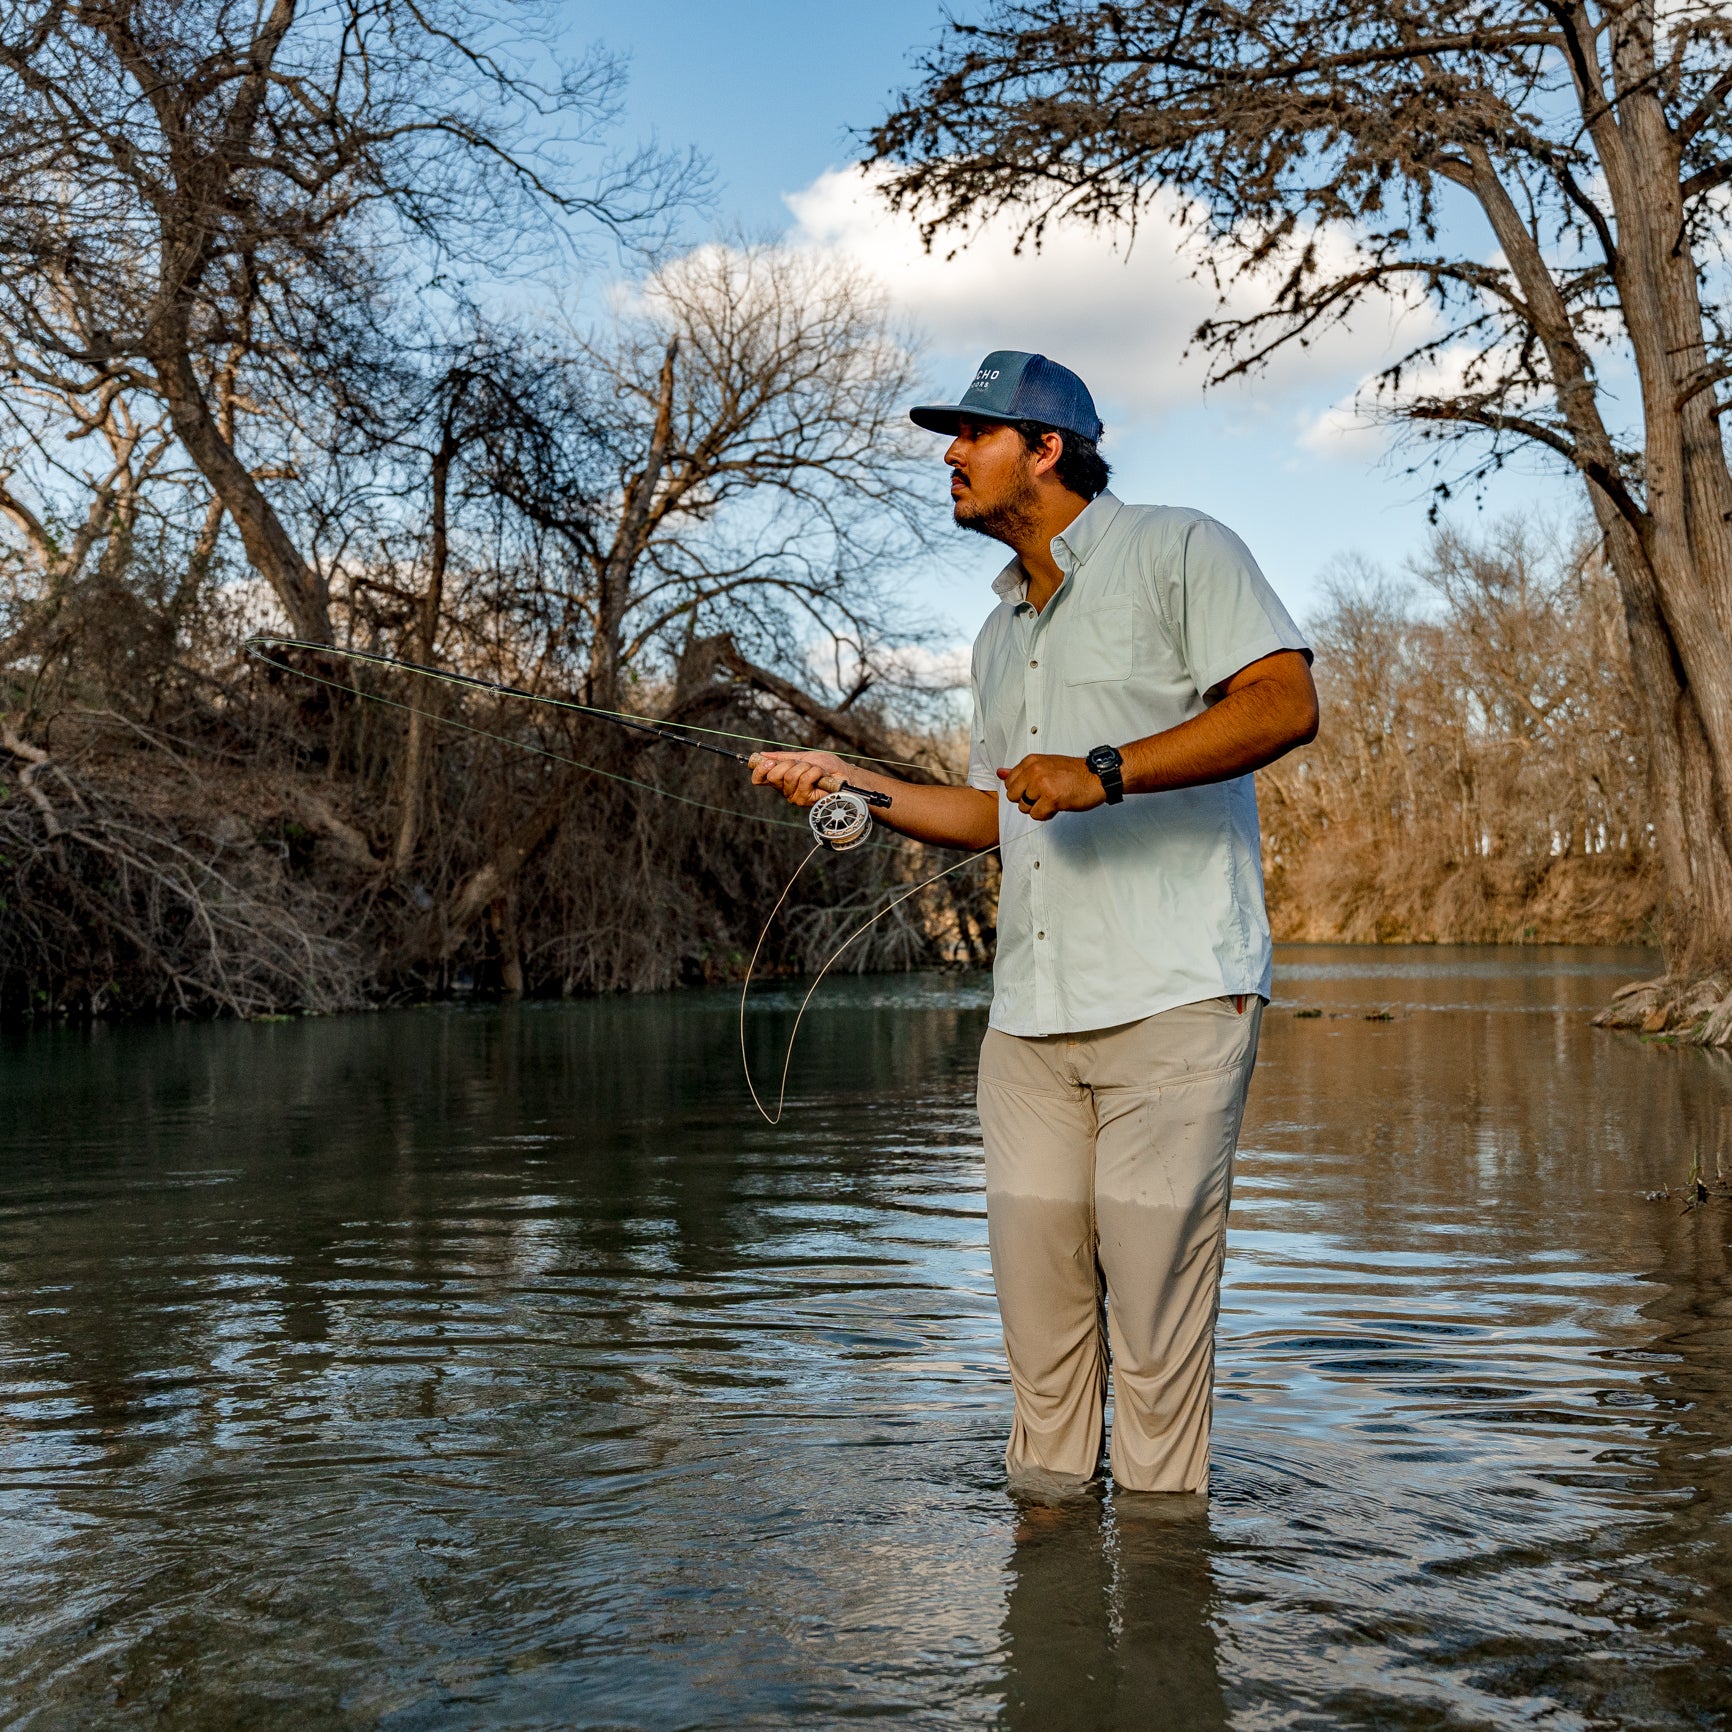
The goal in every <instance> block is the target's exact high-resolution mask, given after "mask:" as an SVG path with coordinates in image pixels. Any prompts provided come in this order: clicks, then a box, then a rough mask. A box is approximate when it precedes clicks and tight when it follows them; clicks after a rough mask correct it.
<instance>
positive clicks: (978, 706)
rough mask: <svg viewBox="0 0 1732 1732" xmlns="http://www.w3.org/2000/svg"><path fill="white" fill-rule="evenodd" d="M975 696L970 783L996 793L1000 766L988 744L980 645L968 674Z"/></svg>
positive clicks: (971, 719) (970, 687)
mask: <svg viewBox="0 0 1732 1732" xmlns="http://www.w3.org/2000/svg"><path fill="white" fill-rule="evenodd" d="M968 684H969V690H970V693H971V695H972V697H973V700H974V703H973V714H972V716H971V718H970V720H969V724H968V785H969V787H971V788H979V789H980V790H981V792H982V793H985V794H996V793H997V792H998V789H999V782H998V766H997V765H996V764H995V763H994V762H993V761H992V756H991V754H990V753H989V752H988V750H987V746H986V709H985V707H984V706H983V705H982V703H981V701H980V646H979V645H978V644H976V645H975V651H974V658H973V662H972V664H971V665H970V668H969V675H968Z"/></svg>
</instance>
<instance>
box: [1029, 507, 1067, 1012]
mask: <svg viewBox="0 0 1732 1732" xmlns="http://www.w3.org/2000/svg"><path fill="white" fill-rule="evenodd" d="M1052 551H1053V558H1054V559H1055V560H1056V561H1057V562H1058V566H1059V569H1060V570H1061V571H1062V572H1063V573H1064V583H1061V584H1060V586H1059V589H1058V590H1056V591H1055V592H1054V593H1053V595H1052V597H1051V599H1050V600H1049V601H1048V602H1047V604H1046V606H1045V608H1044V609H1042V610H1041V612H1039V613H1036V612H1035V611H1034V609H1033V608H1032V607H1028V606H1027V604H1026V603H1025V604H1024V607H1025V609H1026V611H1025V612H1024V613H1023V615H1022V620H1023V625H1024V630H1023V634H1022V713H1023V721H1024V725H1025V726H1026V727H1027V729H1028V732H1027V734H1026V735H1025V736H1024V737H1023V742H1022V743H1023V749H1024V751H1025V752H1039V751H1042V750H1044V749H1045V748H1044V747H1043V745H1042V730H1043V729H1044V730H1045V734H1046V737H1047V738H1049V739H1050V738H1051V735H1052V717H1051V714H1050V710H1051V705H1050V704H1049V702H1048V692H1049V690H1050V684H1049V680H1048V674H1049V671H1050V670H1049V668H1048V667H1047V666H1045V665H1044V664H1045V663H1047V662H1049V661H1050V659H1051V658H1050V657H1049V656H1047V655H1046V654H1045V653H1044V649H1045V643H1046V627H1047V624H1048V622H1049V621H1050V620H1051V619H1052V617H1053V610H1054V608H1055V607H1056V606H1057V603H1058V599H1059V596H1060V594H1062V593H1063V590H1064V587H1065V584H1068V583H1069V581H1070V573H1071V559H1070V553H1069V550H1068V549H1067V548H1066V547H1065V546H1064V545H1063V543H1062V542H1056V541H1055V542H1054V544H1053V550H1052ZM1046 856H1047V847H1046V825H1044V824H1041V825H1037V826H1036V827H1035V832H1034V835H1033V836H1032V837H1031V838H1030V843H1029V856H1028V909H1029V918H1030V920H1031V921H1032V922H1033V925H1034V945H1033V950H1034V1013H1035V1017H1036V1020H1037V1025H1038V1026H1039V1027H1041V1028H1053V1027H1056V1026H1057V1014H1058V990H1057V988H1058V958H1059V956H1060V946H1059V941H1058V927H1057V925H1056V923H1055V916H1056V914H1057V913H1058V904H1057V902H1056V901H1054V900H1052V899H1051V898H1052V896H1053V895H1054V894H1055V893H1053V891H1052V871H1051V869H1050V866H1049V865H1048V864H1047V860H1046Z"/></svg>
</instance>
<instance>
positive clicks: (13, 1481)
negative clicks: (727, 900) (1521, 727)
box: [0, 946, 1732, 1732]
mask: <svg viewBox="0 0 1732 1732" xmlns="http://www.w3.org/2000/svg"><path fill="white" fill-rule="evenodd" d="M1652 965H1653V958H1651V957H1650V956H1647V955H1645V954H1644V953H1641V952H1616V951H1591V950H1476V949H1385V950H1374V949H1352V948H1329V947H1316V946H1304V947H1293V948H1288V949H1283V950H1282V951H1281V952H1280V955H1279V960H1278V969H1277V997H1276V1003H1275V1005H1274V1007H1273V1008H1272V1009H1271V1011H1270V1013H1269V1016H1268V1018H1267V1020H1266V1021H1265V1024H1264V1039H1263V1055H1262V1059H1261V1062H1260V1064H1259V1066H1258V1071H1257V1077H1256V1081H1255V1084H1254V1086H1253V1090H1252V1097H1251V1106H1250V1111H1249V1115H1248V1118H1247V1123H1246V1127H1245V1134H1244V1139H1243V1144H1242V1148H1241V1154H1240V1162H1239V1170H1238V1179H1237V1185H1236V1191H1235V1198H1234V1207H1233V1217H1232V1233H1231V1243H1230V1248H1229V1254H1228V1264H1227V1277H1226V1284H1225V1289H1224V1298H1223V1309H1222V1318H1221V1351H1220V1358H1219V1363H1218V1372H1217V1375H1218V1383H1217V1402H1216V1429H1215V1455H1214V1478H1213V1495H1212V1497H1211V1498H1210V1499H1209V1500H1208V1501H1207V1502H1206V1503H1205V1502H1203V1501H1202V1500H1200V1499H1197V1500H1189V1499H1185V1500H1173V1501H1171V1502H1168V1501H1165V1500H1154V1499H1137V1498H1118V1499H1115V1498H1114V1497H1113V1496H1112V1495H1111V1494H1110V1493H1108V1494H1105V1495H1102V1496H1099V1497H1087V1498H1083V1499H1081V1500H1079V1501H1078V1502H1077V1503H1075V1504H1074V1505H1072V1506H1069V1507H1065V1508H1061V1509H1055V1510H1046V1511H1042V1510H1029V1511H1019V1510H1018V1509H1017V1508H1016V1507H1015V1506H1013V1505H1012V1504H1011V1503H1010V1501H1009V1500H1008V1499H1007V1498H1006V1496H1005V1493H1004V1489H1003V1469H1002V1455H1001V1452H1002V1449H1003V1443H1004V1434H1005V1430H1006V1426H1007V1423H1008V1411H1009V1391H1008V1386H1007V1383H1006V1379H1005V1373H1004V1367H1003V1363H1002V1358H1001V1350H1000V1345H999V1341H998V1334H997V1320H996V1313H995V1310H994V1306H993V1301H992V1291H991V1282H990V1277H989V1273H988V1268H987V1258H986V1231H985V1215H984V1199H983V1195H982V1191H981V1167H980V1156H979V1149H978V1146H977V1130H976V1125H975V1121H974V1115H973V1108H972V1104H971V1100H970V1092H971V1084H972V1072H973V1062H974V1055H975V1052H976V1049H977V1047H978V1045H979V1040H980V1035H981V1032H982V1029H983V1028H984V1024H985V1005H986V998H987V993H986V988H985V984H984V982H983V981H982V980H980V979H979V978H976V977H966V976H964V977H941V978H933V977H919V978H902V979H886V978H876V979H874V978H868V979H864V980H844V981H839V982H836V983H835V984H834V986H832V985H830V984H829V983H826V986H825V988H824V989H823V991H822V992H821V993H820V996H819V999H818V1001H817V1005H816V1007H815V1009H814V1011H813V1012H812V1014H811V1015H810V1016H809V1017H808V1020H807V1023H806V1026H805V1028H804V1030H803V1031H802V1034H801V1037H800V1040H801V1047H800V1056H799V1058H798V1060H797V1062H796V1074H795V1083H794V1087H793V1089H792V1091H791V1096H790V1107H789V1114H788V1118H787V1120H786V1122H785V1123H784V1124H783V1126H782V1127H781V1128H780V1129H771V1128H770V1127H768V1126H766V1125H764V1124H763V1123H762V1122H760V1121H759V1119H758V1118H757V1116H756V1114H755V1113H754V1112H753V1110H752V1108H751V1105H750V1102H749V1100H748V1099H747V1098H746V1095H745V1091H744V1088H743V1086H742V1083H741V1080H740V1075H739V1064H738V1056H737V1051H736V1038H737V1037H736V1030H735V1023H734V1016H733V1001H732V999H731V998H730V997H728V996H727V995H725V994H708V993H702V994H686V995H669V996H666V997H658V998H653V999H636V1000H623V999H622V1000H613V1001H608V1002H591V1003H579V1004H569V1005H545V1006H544V1005H526V1006H521V1007H517V1008H506V1009H497V1008H450V1007H443V1008H432V1009H424V1010H409V1011H398V1012H391V1013H383V1014H378V1015H373V1016H355V1017H345V1018H338V1019H332V1020H326V1021H303V1022H293V1023H281V1024H269V1025H262V1024H254V1025H247V1026H239V1025H219V1026H166V1025H165V1026H152V1027H136V1028H96V1029H92V1030H88V1031H63V1030H54V1031H44V1032H36V1033H32V1034H29V1035H24V1036H15V1037H12V1038H11V1039H10V1040H9V1042H8V1043H7V1044H6V1045H5V1046H4V1047H0V1155H3V1160H0V1558H3V1559H4V1582H5V1591H4V1594H3V1595H0V1710H3V1711H0V1721H3V1723H4V1724H5V1725H7V1726H9V1727H28V1728H42V1727H62V1726H65V1727H92V1726H121V1727H131V1726H140V1727H142V1726H147V1725H149V1726H172V1727H191V1728H203V1727H210V1728H225V1729H226V1728H232V1727H236V1726H241V1725H270V1726H272V1727H326V1726H329V1727H350V1726H380V1727H391V1728H399V1727H401V1728H420V1727H428V1728H432V1727H439V1728H444V1727H488V1728H492V1727H513V1728H527V1727H585V1728H604V1727H605V1728H626V1727H633V1728H654V1729H661V1728H686V1727H736V1726H753V1727H787V1726H828V1725H833V1724H835V1723H837V1722H839V1721H842V1720H844V1719H849V1720H877V1721H880V1722H882V1723H885V1724H889V1725H894V1726H911V1727H934V1728H937V1727H946V1728H948V1727H985V1726H999V1727H1007V1728H1015V1729H1019V1732H1025V1729H1026V1732H1032V1729H1035V1728H1040V1729H1046V1728H1055V1727H1060V1728H1062V1727H1072V1726H1074V1727H1085V1728H1086V1727H1100V1728H1108V1727H1121V1726H1122V1727H1133V1726H1135V1727H1147V1726H1161V1727H1173V1728H1180V1729H1189V1728H1209V1727H1225V1726H1231V1727H1234V1728H1243V1729H1251V1728H1265V1727H1288V1726H1292V1727H1407V1726H1412V1727H1434V1726H1438V1725H1442V1724H1449V1725H1461V1726H1497V1727H1504V1726H1510V1727H1515V1726H1524V1727H1525V1726H1530V1725H1543V1726H1545V1727H1547V1728H1568V1727H1590V1726H1641V1727H1648V1726H1653V1727H1685V1726H1690V1727H1699V1726H1716V1725H1724V1724H1727V1723H1728V1721H1729V1719H1732V1673H1729V1672H1728V1667H1727V1662H1728V1658H1729V1654H1728V1643H1727V1630H1726V1620H1727V1618H1728V1616H1729V1615H1732V1597H1729V1594H1728V1586H1729V1581H1728V1578H1729V1577H1732V1356H1729V1353H1728V1348H1729V1346H1732V1341H1729V1331H1728V1317H1729V1315H1732V1309H1729V1302H1732V1264H1729V1260H1728V1255H1727V1242H1728V1238H1729V1236H1732V1203H1721V1202H1718V1201H1716V1202H1711V1203H1710V1204H1708V1205H1706V1206H1704V1207H1702V1208H1701V1209H1698V1210H1695V1211H1693V1212H1692V1211H1686V1210H1685V1208H1684V1207H1683V1205H1682V1203H1681V1202H1680V1201H1679V1200H1677V1199H1675V1198H1674V1199H1673V1200H1669V1201H1668V1200H1658V1201H1656V1200H1649V1199H1648V1198H1647V1196H1646V1195H1645V1193H1647V1192H1650V1191H1653V1190H1656V1189H1658V1188H1660V1187H1661V1186H1663V1185H1665V1184H1667V1183H1670V1184H1672V1185H1673V1186H1674V1187H1676V1186H1678V1185H1679V1184H1680V1183H1681V1182H1682V1180H1683V1179H1684V1177H1685V1175H1686V1172H1687V1170H1688V1166H1689V1161H1690V1156H1691V1151H1692V1150H1695V1149H1698V1148H1699V1149H1701V1150H1702V1151H1703V1152H1704V1156H1705V1159H1706V1160H1707V1163H1708V1166H1709V1169H1710V1171H1712V1168H1713V1164H1714V1159H1715V1154H1714V1151H1715V1150H1716V1149H1725V1148H1726V1140H1727V1133H1728V1128H1729V1127H1728V1122H1727V1101H1728V1100H1729V1099H1732V1065H1729V1064H1728V1062H1727V1061H1726V1060H1725V1059H1723V1058H1721V1057H1719V1056H1717V1055H1709V1054H1705V1053H1701V1052H1696V1051H1679V1050H1674V1049H1670V1048H1667V1047H1665V1046H1663V1045H1656V1044H1644V1043H1642V1042H1640V1041H1638V1040H1636V1039H1634V1038H1632V1037H1630V1036H1628V1035H1614V1034H1608V1033H1604V1032H1599V1031H1595V1030H1593V1029H1592V1028H1590V1027H1589V1026H1588V1018H1589V1014H1590V1013H1591V1011H1592V1009H1593V1008H1594V1007H1596V1006H1598V1005H1599V1004H1601V1003H1603V1002H1604V1001H1605V999H1606V998H1607V997H1608V995H1609V993H1610V990H1611V988H1612V987H1613V986H1614V985H1615V984H1616V983H1617V982H1618V981H1620V980H1623V979H1629V978H1633V977H1635V976H1636V975H1638V974H1640V973H1641V972H1642V971H1643V970H1645V969H1646V970H1650V971H1651V969H1652ZM792 1002H793V1000H792V999H791V997H790V996H789V995H787V994H783V993H776V992H772V993H767V994H766V995H765V997H764V998H763V1000H762V1001H761V1002H760V1004H759V1006H758V1008H757V1009H755V1011H754V1012H753V1014H752V1017H751V1038H752V1042H753V1050H754V1055H755V1059H756V1063H757V1066H758V1068H759V1069H760V1070H761V1071H766V1072H768V1071H772V1070H773V1068H774V1061H775V1059H776V1057H777V1055H778V1052H779V1047H778V1043H779V1041H780V1040H781V1039H783V1038H784V1037H785V1034H786V1030H787V1026H788V1022H789V1018H790V1006H791V1004H792ZM1299 1009H1306V1010H1315V1011H1319V1012H1321V1014H1319V1015H1311V1016H1303V1017H1301V1016H1298V1015H1296V1014H1295V1012H1296V1011H1297V1010H1299ZM1385 1013H1387V1020H1384V1015H1385ZM1370 1017H1376V1018H1378V1020H1368V1018H1370ZM1726 1158H1727V1159H1728V1162H1729V1164H1732V1151H1728V1154H1727V1157H1726ZM1148 1506H1152V1507H1148Z"/></svg>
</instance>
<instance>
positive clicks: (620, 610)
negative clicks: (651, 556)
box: [589, 337, 680, 710]
mask: <svg viewBox="0 0 1732 1732" xmlns="http://www.w3.org/2000/svg"><path fill="white" fill-rule="evenodd" d="M679 346H680V345H679V339H678V338H677V337H675V338H673V339H671V340H670V341H669V343H668V348H667V354H666V355H665V356H664V357H663V359H662V370H661V379H660V382H659V384H658V386H657V390H656V419H655V428H654V430H653V431H652V433H651V434H650V444H649V450H648V451H647V452H646V453H645V454H644V465H643V468H642V469H641V470H639V471H638V473H637V474H636V475H634V476H633V477H632V478H631V481H630V482H629V483H628V484H627V486H626V490H625V498H624V499H623V500H622V501H621V504H620V514H619V529H618V532H617V533H616V534H615V536H614V538H613V545H612V546H611V547H610V548H609V549H608V553H607V558H606V559H605V560H603V561H602V567H601V572H600V574H599V577H598V579H597V582H596V610H595V637H594V639H593V641H592V642H591V644H590V649H589V702H590V703H592V704H594V705H595V706H596V707H597V708H598V709H604V710H616V709H618V708H619V699H620V675H621V666H620V664H621V660H622V658H623V655H624V650H625V617H626V615H627V613H629V612H630V611H631V603H632V590H631V585H632V576H633V574H634V573H635V572H636V570H637V563H638V561H639V560H640V559H641V558H642V557H643V552H644V546H645V542H646V539H647V538H646V530H647V529H648V526H649V521H650V511H651V509H652V507H653V506H654V504H655V497H656V489H657V488H658V487H659V486H660V485H661V478H662V471H663V470H664V469H665V468H666V467H667V461H668V451H669V449H670V448H671V446H672V444H673V417H674V359H675V357H676V356H677V355H678V353H679Z"/></svg>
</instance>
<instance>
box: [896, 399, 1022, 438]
mask: <svg viewBox="0 0 1732 1732" xmlns="http://www.w3.org/2000/svg"><path fill="white" fill-rule="evenodd" d="M908 419H909V420H910V421H912V422H913V423H914V425H915V426H916V427H924V428H925V429H926V431H927V432H928V433H955V432H956V431H957V430H958V429H959V428H960V427H961V426H962V423H963V422H964V421H1014V420H1015V419H1016V417H1015V416H1014V415H995V414H993V412H992V411H991V410H990V409H976V408H975V407H973V405H972V404H969V405H964V404H961V403H922V404H920V405H919V406H918V407H917V408H913V409H910V410H909V411H908Z"/></svg>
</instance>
